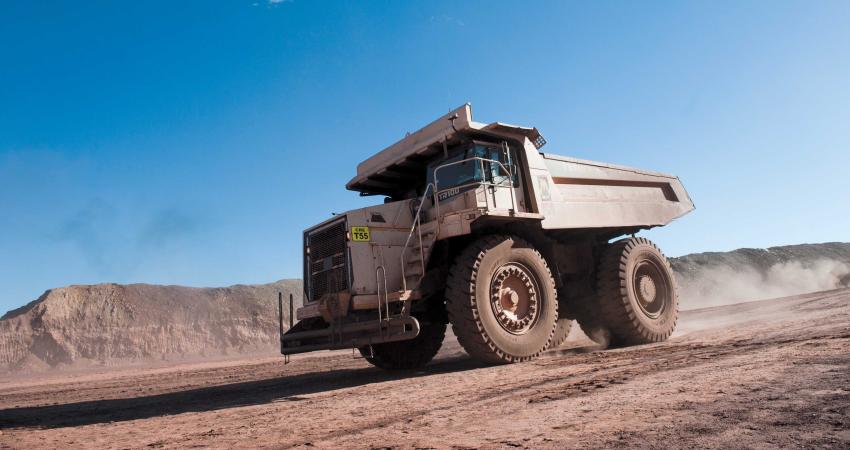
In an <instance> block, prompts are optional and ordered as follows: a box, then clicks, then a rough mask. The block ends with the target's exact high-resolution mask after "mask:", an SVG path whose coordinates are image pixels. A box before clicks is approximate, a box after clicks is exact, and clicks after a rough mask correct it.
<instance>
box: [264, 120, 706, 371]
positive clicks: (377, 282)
mask: <svg viewBox="0 0 850 450" xmlns="http://www.w3.org/2000/svg"><path fill="white" fill-rule="evenodd" d="M545 144H546V140H545V139H544V138H543V136H542V135H541V134H540V132H539V131H538V130H537V129H536V128H526V127H520V126H514V125H508V124H505V123H501V122H494V123H489V124H485V123H479V122H474V121H473V120H472V108H471V105H469V104H466V105H464V106H461V107H460V108H458V109H456V110H454V111H451V112H449V113H448V114H447V115H445V116H443V117H440V118H439V119H437V120H435V121H434V122H432V123H430V124H429V125H427V126H425V127H424V128H422V129H420V130H419V131H417V132H415V133H412V134H408V135H407V136H405V137H404V138H403V139H401V140H400V141H398V142H396V143H395V144H393V145H391V146H389V147H387V148H385V149H384V150H382V151H380V152H379V153H377V154H375V155H374V156H372V157H370V158H368V159H366V160H365V161H363V162H362V163H360V165H358V166H357V174H356V176H354V178H353V179H351V181H349V182H348V184H347V185H346V188H348V189H349V190H352V191H357V192H359V193H360V195H363V196H382V197H384V201H383V203H382V204H378V205H376V206H371V207H367V208H362V209H356V210H352V211H348V212H346V213H343V214H337V215H335V216H333V217H331V218H330V219H328V220H326V221H324V222H322V223H320V224H318V225H316V226H313V227H310V228H309V229H307V230H306V231H304V304H303V306H302V307H300V308H298V309H297V312H296V316H297V319H298V321H297V323H295V324H294V326H291V327H290V329H289V330H287V331H286V333H284V334H282V336H281V353H282V354H284V355H291V354H295V353H303V352H310V351H315V350H325V349H343V348H356V349H358V350H359V351H360V353H361V354H362V355H363V356H364V357H365V358H366V359H367V360H368V361H369V362H370V363H372V364H374V365H375V366H378V367H381V368H384V369H413V368H417V367H420V366H422V365H424V364H426V363H427V362H428V361H430V360H431V359H432V358H433V357H434V355H436V353H437V351H438V350H439V349H440V346H441V345H442V341H443V338H444V336H445V333H446V328H447V324H449V323H450V324H451V325H452V329H453V331H454V333H455V335H456V336H457V339H458V341H459V342H460V344H461V345H462V346H463V348H464V349H465V350H466V352H467V353H469V354H470V355H471V356H472V357H474V358H477V359H479V360H481V361H485V362H487V363H513V362H520V361H526V360H529V359H531V358H534V357H536V356H537V355H539V354H540V353H541V352H543V351H544V350H546V349H547V348H549V347H554V346H557V345H559V344H561V343H562V342H563V341H564V340H565V339H566V337H567V334H568V333H569V332H570V327H571V324H572V321H573V320H575V321H577V322H578V324H579V326H580V327H581V328H582V330H584V331H585V333H586V334H587V335H588V336H590V337H591V338H593V339H597V340H605V341H607V342H608V343H610V344H612V345H634V344H645V343H651V342H659V341H663V340H665V339H667V338H668V337H669V336H670V334H671V333H672V332H673V329H674V328H675V326H676V318H677V315H678V297H677V292H676V283H675V280H674V277H673V272H672V271H671V268H670V264H669V263H668V262H667V259H666V258H665V257H664V255H663V254H662V253H661V251H660V250H659V249H658V247H656V246H655V245H654V244H653V243H652V242H650V241H649V240H647V239H645V238H642V237H635V233H638V232H639V231H641V230H647V229H650V228H653V227H658V226H662V225H666V224H668V223H669V222H670V221H672V220H673V219H676V218H678V217H681V216H682V215H684V214H687V213H688V212H690V211H691V210H693V209H694V205H693V203H692V202H691V200H690V198H689V197H688V193H687V192H686V191H685V188H684V187H683V186H682V183H681V182H680V181H679V179H678V178H677V177H675V176H672V175H665V174H663V173H657V172H650V171H646V170H640V169H634V168H630V167H622V166H616V165H612V164H606V163H601V162H594V161H586V160H580V159H575V158H569V157H565V156H558V155H554V154H549V153H545V152H541V148H542V147H543V146H544V145H545ZM624 236H626V237H624ZM616 239H619V240H616ZM281 328H283V327H281Z"/></svg>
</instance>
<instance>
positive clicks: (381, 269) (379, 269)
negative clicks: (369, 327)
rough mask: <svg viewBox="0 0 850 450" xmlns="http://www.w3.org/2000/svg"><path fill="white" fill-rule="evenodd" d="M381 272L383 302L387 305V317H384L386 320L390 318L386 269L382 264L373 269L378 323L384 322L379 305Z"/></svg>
mask: <svg viewBox="0 0 850 450" xmlns="http://www.w3.org/2000/svg"><path fill="white" fill-rule="evenodd" d="M382 273H383V275H384V303H385V304H386V307H387V317H386V318H387V320H389V318H390V299H389V295H388V291H387V269H385V268H384V266H383V264H382V265H380V266H378V267H377V268H376V269H375V284H376V286H377V288H378V322H380V323H383V322H384V314H383V311H382V310H381V308H382V307H383V305H381V277H380V274H382Z"/></svg>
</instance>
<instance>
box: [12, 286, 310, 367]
mask: <svg viewBox="0 0 850 450" xmlns="http://www.w3.org/2000/svg"><path fill="white" fill-rule="evenodd" d="M278 292H283V293H284V295H286V296H287V298H288V295H289V293H293V294H294V298H295V303H296V306H297V305H300V303H301V293H302V288H301V281H300V280H282V281H278V282H275V283H270V284H262V285H236V286H230V287H224V288H190V287H182V286H156V285H148V284H131V285H118V284H98V285H93V286H68V287H64V288H59V289H51V290H49V291H47V292H45V293H44V294H43V295H42V296H41V297H39V298H38V299H37V300H35V301H33V302H31V303H30V304H28V305H26V306H24V307H21V308H18V309H16V310H13V311H9V312H8V313H6V314H5V315H4V316H3V317H2V319H0V372H4V371H9V370H12V371H16V370H22V369H24V370H40V369H45V368H49V367H67V366H75V367H79V366H86V365H118V364H125V363H131V362H140V361H151V360H176V359H187V358H198V357H211V356H223V355H228V354H233V353H249V352H271V351H273V350H274V349H276V348H277V346H278V345H279V344H278V334H279V332H278V314H277V295H278V294H277V293H278ZM285 309H286V308H285ZM285 317H286V320H285V323H286V322H287V321H288V311H285Z"/></svg>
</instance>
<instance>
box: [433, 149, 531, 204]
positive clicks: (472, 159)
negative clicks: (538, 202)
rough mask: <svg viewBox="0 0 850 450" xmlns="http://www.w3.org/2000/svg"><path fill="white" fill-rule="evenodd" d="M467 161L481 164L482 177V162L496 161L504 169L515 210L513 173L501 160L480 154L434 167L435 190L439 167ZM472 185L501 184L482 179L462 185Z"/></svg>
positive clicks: (482, 172)
mask: <svg viewBox="0 0 850 450" xmlns="http://www.w3.org/2000/svg"><path fill="white" fill-rule="evenodd" d="M469 161H478V162H479V164H480V165H481V174H482V177H483V176H484V163H485V162H489V163H496V164H498V165H499V167H501V168H502V169H504V170H505V173H507V174H508V180H509V181H510V187H511V210H512V211H516V199H515V198H514V174H513V172H511V171H510V170H509V169H508V168H507V167H505V165H504V164H502V163H501V161H496V160H495V159H487V158H482V157H480V156H473V157H471V158H466V159H461V160H459V161H453V162H450V163H446V164H443V165H441V166H439V167H437V168H435V169H434V190H435V191H437V187H436V186H437V185H438V184H439V179H438V178H437V172H438V171H439V170H440V169H443V168H446V167H449V166H456V165H458V164H463V163H466V162H469ZM472 185H478V186H481V185H483V186H494V187H497V186H501V184H496V183H488V182H486V181H483V180H482V181H479V182H473V183H467V184H465V185H463V186H472ZM454 187H457V186H453V188H454ZM448 189H452V188H448ZM440 192H444V191H437V192H435V194H434V195H435V197H436V195H437V194H439V193H440ZM436 201H439V199H437V200H436ZM488 206H489V201H488Z"/></svg>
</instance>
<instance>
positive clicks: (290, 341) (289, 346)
mask: <svg viewBox="0 0 850 450" xmlns="http://www.w3.org/2000/svg"><path fill="white" fill-rule="evenodd" d="M418 335H419V321H417V320H416V318H414V317H391V318H389V319H383V320H371V321H366V322H348V323H345V322H343V321H342V320H335V321H333V322H331V324H330V325H328V326H327V328H321V329H307V330H304V329H299V327H294V328H292V329H290V330H289V331H287V332H286V333H285V334H284V335H283V336H281V337H280V353H281V354H282V355H292V354H295V353H306V352H312V351H316V350H337V349H346V348H355V347H365V346H367V345H375V344H382V343H385V342H396V341H405V340H408V339H413V338H415V337H416V336H418Z"/></svg>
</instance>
